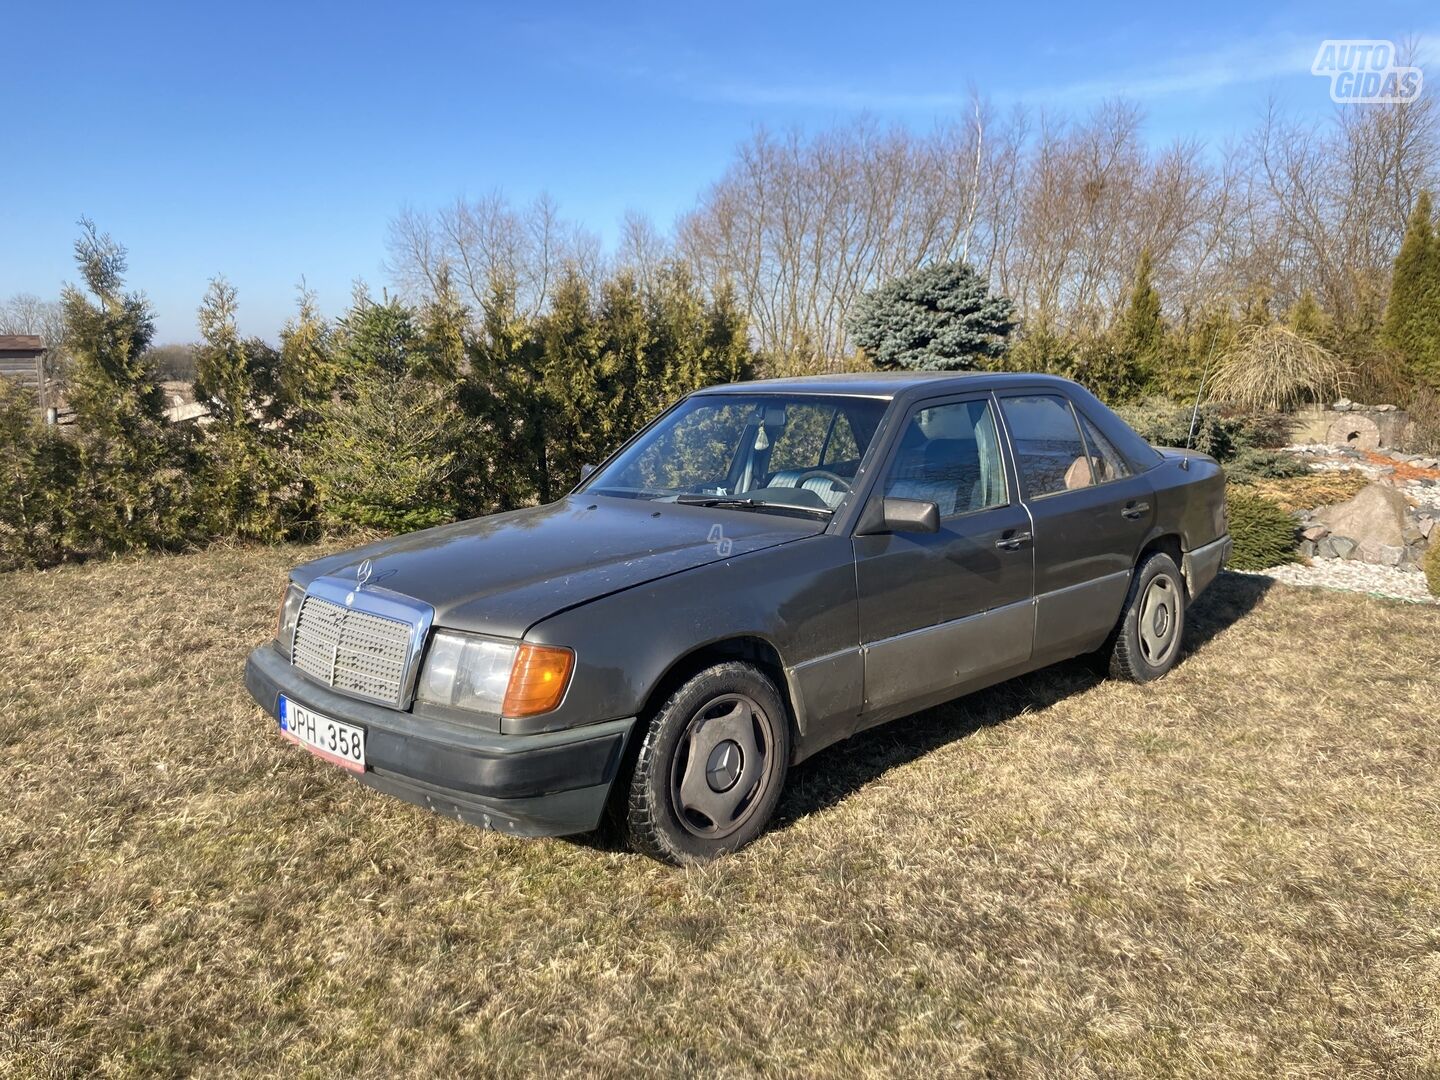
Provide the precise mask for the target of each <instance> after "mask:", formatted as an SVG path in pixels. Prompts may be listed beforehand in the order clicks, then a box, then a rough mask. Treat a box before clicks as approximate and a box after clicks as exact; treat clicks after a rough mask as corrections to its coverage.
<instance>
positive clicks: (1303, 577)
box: [1236, 559, 1440, 604]
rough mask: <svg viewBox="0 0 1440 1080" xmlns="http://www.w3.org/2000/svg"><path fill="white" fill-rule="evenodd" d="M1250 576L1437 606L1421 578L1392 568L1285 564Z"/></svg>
mask: <svg viewBox="0 0 1440 1080" xmlns="http://www.w3.org/2000/svg"><path fill="white" fill-rule="evenodd" d="M1236 573H1247V571H1243V570H1241V571H1236ZM1250 573H1251V574H1252V576H1254V577H1268V578H1274V579H1275V580H1276V581H1280V582H1284V583H1285V584H1286V585H1300V586H1303V587H1307V588H1316V589H1340V590H1342V591H1344V592H1358V593H1365V594H1367V595H1369V596H1385V597H1389V598H1390V599H1392V600H1408V601H1410V602H1411V603H1416V604H1440V597H1436V596H1431V595H1430V590H1429V587H1428V586H1427V585H1426V584H1425V575H1424V574H1421V573H1416V572H1414V571H1410V570H1397V569H1396V568H1395V567H1393V566H1374V565H1372V564H1370V563H1362V562H1352V561H1349V560H1346V559H1315V560H1314V561H1313V562H1312V563H1311V564H1310V565H1309V566H1305V565H1303V564H1302V563H1289V564H1287V565H1285V566H1275V567H1271V568H1270V569H1269V570H1260V571H1253V572H1250Z"/></svg>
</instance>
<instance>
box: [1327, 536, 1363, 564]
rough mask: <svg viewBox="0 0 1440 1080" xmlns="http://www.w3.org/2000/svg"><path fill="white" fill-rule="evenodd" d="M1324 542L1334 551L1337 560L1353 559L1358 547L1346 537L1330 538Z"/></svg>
mask: <svg viewBox="0 0 1440 1080" xmlns="http://www.w3.org/2000/svg"><path fill="white" fill-rule="evenodd" d="M1326 542H1327V543H1328V544H1329V545H1330V546H1331V547H1332V548H1334V549H1335V557H1336V558H1337V559H1353V558H1354V557H1355V551H1356V549H1357V548H1359V546H1360V545H1359V544H1357V543H1355V541H1354V540H1351V539H1350V537H1348V536H1331V537H1329V538H1328V540H1327V541H1326Z"/></svg>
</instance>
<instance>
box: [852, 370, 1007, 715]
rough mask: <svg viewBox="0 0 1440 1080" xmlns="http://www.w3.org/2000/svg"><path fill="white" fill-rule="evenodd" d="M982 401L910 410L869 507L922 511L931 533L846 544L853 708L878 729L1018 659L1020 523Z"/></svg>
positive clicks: (975, 397) (943, 401)
mask: <svg viewBox="0 0 1440 1080" xmlns="http://www.w3.org/2000/svg"><path fill="white" fill-rule="evenodd" d="M1011 474H1012V470H1011V469H1010V467H1009V466H1008V463H1007V460H1006V456H1005V452H1004V447H1003V440H1002V439H1001V438H1000V434H999V426H998V421H997V420H996V416H995V402H994V400H993V398H992V397H991V396H990V395H989V394H971V395H965V396H957V397H948V398H937V399H930V400H926V401H922V402H920V403H918V404H917V405H915V406H913V407H912V408H911V410H910V412H909V414H908V415H907V417H906V419H905V422H904V425H903V427H902V432H901V435H900V437H899V439H898V440H897V441H896V444H895V446H894V447H893V449H892V450H891V452H890V456H889V460H888V461H887V462H886V463H885V465H884V467H883V470H882V471H881V472H880V479H879V480H878V481H877V483H876V487H875V490H874V492H873V493H872V495H871V497H872V498H882V497H884V496H886V495H889V496H893V497H897V498H905V499H921V500H924V501H927V502H934V503H935V504H936V505H937V506H938V507H939V510H940V531H939V532H937V533H886V534H882V535H875V536H857V537H855V538H854V545H855V573H856V581H857V585H858V589H859V603H860V640H861V645H862V652H863V654H864V658H865V662H864V668H865V706H864V712H863V715H862V717H861V721H860V726H861V727H866V726H869V725H871V724H874V723H879V722H881V721H883V720H887V719H890V718H891V717H894V716H898V715H902V714H904V713H905V712H908V711H913V710H914V709H916V708H922V707H924V706H925V705H926V704H928V703H930V702H934V701H939V700H944V699H945V698H947V697H953V696H955V695H957V694H959V693H963V692H964V690H965V689H966V687H967V686H973V685H978V684H982V683H984V682H986V681H990V680H991V679H992V677H993V676H994V675H995V673H996V672H1002V671H1007V670H1010V669H1012V668H1015V667H1018V666H1021V665H1023V664H1024V663H1025V662H1026V661H1027V660H1028V659H1029V658H1030V649H1031V638H1032V633H1033V615H1032V612H1031V609H1030V601H1031V587H1032V576H1033V572H1034V571H1033V559H1032V549H1031V545H1030V531H1031V527H1030V515H1029V514H1028V513H1027V512H1026V510H1025V507H1024V506H1023V505H1022V504H1021V501H1020V497H1019V490H1018V488H1017V487H1016V485H1015V481H1014V477H1013V476H1012V475H1011Z"/></svg>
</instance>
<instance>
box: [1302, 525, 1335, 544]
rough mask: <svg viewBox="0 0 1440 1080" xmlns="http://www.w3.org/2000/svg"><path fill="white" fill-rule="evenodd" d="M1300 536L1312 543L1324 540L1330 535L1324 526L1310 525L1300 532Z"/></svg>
mask: <svg viewBox="0 0 1440 1080" xmlns="http://www.w3.org/2000/svg"><path fill="white" fill-rule="evenodd" d="M1300 535H1301V536H1303V537H1304V538H1305V539H1306V540H1309V541H1311V542H1314V541H1317V540H1324V539H1325V537H1327V536H1329V535H1330V530H1329V529H1327V528H1326V527H1325V526H1324V525H1311V526H1310V527H1309V528H1308V529H1303V530H1301V532H1300Z"/></svg>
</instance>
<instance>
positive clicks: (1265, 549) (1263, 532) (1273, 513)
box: [1225, 489, 1296, 570]
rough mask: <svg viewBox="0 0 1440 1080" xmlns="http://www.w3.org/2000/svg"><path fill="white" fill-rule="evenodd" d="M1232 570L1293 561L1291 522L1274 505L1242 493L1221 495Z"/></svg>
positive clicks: (1263, 566) (1257, 496) (1293, 545)
mask: <svg viewBox="0 0 1440 1080" xmlns="http://www.w3.org/2000/svg"><path fill="white" fill-rule="evenodd" d="M1225 506H1226V510H1227V512H1228V514H1229V517H1230V539H1231V540H1232V541H1233V543H1234V545H1235V547H1234V550H1233V551H1232V553H1231V555H1230V566H1231V568H1232V569H1235V570H1266V569H1269V568H1270V567H1272V566H1279V565H1280V564H1282V563H1287V562H1294V561H1295V546H1296V529H1295V519H1294V518H1292V517H1291V516H1290V515H1289V514H1288V513H1286V512H1285V510H1284V508H1283V507H1281V506H1280V505H1279V504H1278V503H1275V502H1272V501H1271V500H1269V499H1265V498H1261V497H1260V496H1259V495H1251V494H1250V493H1248V492H1245V491H1236V490H1233V489H1232V490H1230V491H1227V492H1226V494H1225Z"/></svg>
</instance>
